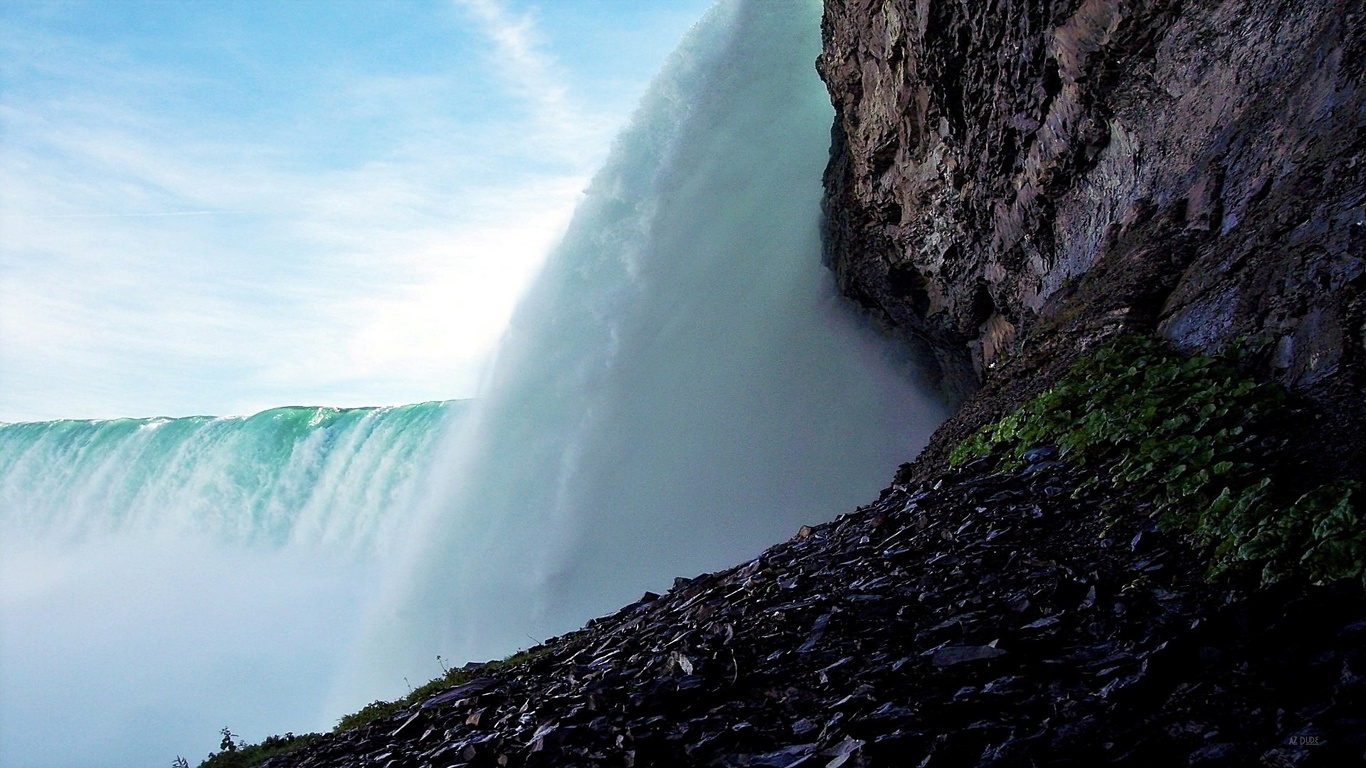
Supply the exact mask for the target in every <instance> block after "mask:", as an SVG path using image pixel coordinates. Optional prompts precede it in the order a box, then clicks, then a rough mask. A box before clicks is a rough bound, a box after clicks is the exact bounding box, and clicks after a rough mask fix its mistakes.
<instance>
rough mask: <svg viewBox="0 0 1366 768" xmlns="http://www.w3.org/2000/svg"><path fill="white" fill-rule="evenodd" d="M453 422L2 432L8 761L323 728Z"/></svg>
mask: <svg viewBox="0 0 1366 768" xmlns="http://www.w3.org/2000/svg"><path fill="white" fill-rule="evenodd" d="M466 409H467V403H464V402H445V403H422V404H419V405H408V406H400V407H394V408H348V409H337V408H277V409H273V410H270V411H266V412H265V413H260V414H257V415H255V416H251V417H248V418H211V417H188V418H176V419H164V418H162V419H117V420H107V421H75V420H68V421H56V422H43V423H29V424H0V766H6V767H10V766H23V767H24V768H39V767H41V766H53V768H58V767H61V768H70V767H71V766H134V765H169V764H170V761H171V759H172V758H174V757H175V755H176V753H177V751H179V752H181V753H182V754H185V755H186V756H187V757H190V758H201V757H203V755H204V753H206V752H208V751H209V749H211V748H214V747H216V746H217V744H218V739H217V736H216V734H217V733H218V730H219V729H220V728H222V727H224V726H225V725H226V726H231V727H232V728H233V729H234V730H235V731H237V732H238V733H244V734H254V735H256V738H260V737H261V736H264V735H266V734H269V733H273V732H275V731H276V730H281V731H283V730H291V729H292V730H297V731H304V730H308V729H314V728H326V727H328V726H330V725H331V723H332V722H334V721H335V717H332V718H331V719H328V716H327V715H325V714H324V713H323V712H322V711H321V703H322V701H323V700H324V698H325V696H326V695H327V691H328V689H329V687H330V686H331V683H332V679H333V676H334V675H335V673H336V669H337V667H338V666H339V665H340V664H341V663H342V662H343V660H344V654H345V651H346V649H347V647H348V643H349V641H350V638H351V634H352V633H353V632H354V631H355V629H354V628H355V627H356V626H357V625H358V622H359V621H360V616H361V613H360V607H361V605H362V603H363V601H364V600H365V595H366V592H367V590H368V589H369V586H368V585H369V584H371V583H372V582H373V581H374V579H375V578H376V574H377V571H376V566H377V564H378V563H380V562H383V561H384V560H385V558H386V557H387V555H388V553H389V552H391V551H392V550H393V549H394V548H395V542H396V540H398V539H400V538H401V536H402V535H404V534H406V532H407V527H406V526H405V520H410V519H411V517H410V513H411V512H412V511H413V510H415V509H417V508H419V507H422V506H423V505H424V504H425V503H426V502H424V498H425V495H426V493H427V490H426V489H427V488H429V487H430V486H431V482H432V481H431V479H430V463H431V461H432V460H433V458H434V457H436V456H439V455H441V453H442V449H441V448H440V447H439V444H440V442H441V440H442V439H444V436H445V434H446V433H447V432H448V431H449V430H450V429H451V428H452V426H453V424H454V423H455V422H458V421H459V419H460V417H461V415H462V414H463V413H464V412H465V410H466Z"/></svg>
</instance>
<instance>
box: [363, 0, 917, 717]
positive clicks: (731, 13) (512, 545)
mask: <svg viewBox="0 0 1366 768" xmlns="http://www.w3.org/2000/svg"><path fill="white" fill-rule="evenodd" d="M819 21H820V8H819V3H818V2H815V0H809V1H808V0H748V1H740V2H721V3H719V4H718V5H717V6H716V7H715V8H714V9H713V10H712V11H711V12H710V13H709V14H708V15H707V17H706V18H704V19H703V20H702V21H701V22H700V23H699V24H698V25H697V26H696V27H695V28H694V29H693V31H692V32H691V33H690V34H689V35H688V37H687V38H686V39H685V40H684V41H683V43H682V45H681V46H680V48H679V49H678V51H677V52H676V53H675V54H674V55H673V56H672V57H671V59H670V60H669V62H668V63H667V65H666V67H665V69H664V71H663V72H662V73H661V74H659V75H658V76H657V78H656V80H655V81H654V83H653V84H652V85H651V87H650V89H649V90H648V92H647V95H646V96H645V98H644V100H643V102H642V104H641V106H640V107H639V109H638V111H637V113H636V115H635V117H634V118H633V120H632V122H631V124H630V125H629V126H628V127H627V128H626V129H625V130H624V132H623V133H622V134H621V135H620V136H619V137H618V139H617V140H616V143H615V145H614V147H613V150H612V152H611V154H610V156H609V159H608V160H607V162H606V165H605V166H604V167H603V168H602V170H601V171H600V172H599V173H598V174H597V175H596V177H595V178H594V180H593V181H592V183H591V185H590V186H589V188H588V190H587V191H586V193H585V197H584V199H583V200H582V201H581V203H580V205H579V207H578V209H577V211H576V214H575V217H574V219H573V221H572V223H571V225H570V227H569V230H568V232H567V234H566V235H565V237H564V239H563V241H562V242H561V244H560V245H559V246H558V248H557V249H555V251H554V252H553V253H552V254H551V255H550V257H549V259H548V261H547V264H546V266H545V267H544V270H543V272H542V274H541V275H540V276H539V277H538V279H537V280H536V281H535V283H534V284H533V286H532V287H531V289H530V291H529V292H528V294H527V295H526V296H525V297H524V299H523V300H522V302H521V305H520V307H519V309H518V310H517V311H516V313H515V314H514V317H513V319H512V322H511V325H510V327H509V328H508V330H507V332H506V335H505V337H504V338H503V340H502V342H501V347H500V350H499V353H498V359H497V362H496V365H495V366H494V369H493V372H492V374H491V376H490V378H489V380H488V381H487V382H486V386H485V388H484V391H483V392H482V393H481V395H480V397H479V398H477V399H476V406H475V409H474V412H473V413H472V414H471V416H470V418H469V419H468V420H467V421H466V422H465V423H464V433H463V435H462V439H461V440H459V441H458V448H457V450H456V453H455V455H453V456H452V457H451V458H450V459H449V461H447V462H445V463H446V464H447V465H448V466H449V468H450V475H449V481H448V482H449V484H448V486H447V488H446V489H445V492H444V496H443V498H441V500H440V501H439V502H438V503H436V504H434V505H433V506H432V507H431V508H430V509H429V511H428V514H427V515H426V516H425V518H424V519H423V520H421V521H420V522H419V523H418V524H417V525H415V527H414V536H413V545H412V546H411V547H410V548H409V550H408V551H407V553H406V554H405V555H404V556H403V557H401V558H399V559H397V560H396V561H395V563H394V567H393V568H392V569H391V571H390V573H389V578H388V579H387V580H386V588H385V591H384V592H383V595H382V597H381V599H379V600H377V601H376V603H375V604H373V605H372V606H370V608H369V618H368V638H367V640H366V641H365V642H364V643H362V645H361V646H360V647H359V648H358V650H357V652H356V654H355V657H354V662H353V664H352V666H351V670H350V672H349V674H348V679H347V680H346V681H345V682H344V683H343V685H342V686H341V687H340V688H339V693H338V697H337V699H338V700H339V701H346V702H349V703H350V704H353V705H354V704H355V703H357V702H358V701H359V699H360V697H362V696H363V695H364V694H363V693H362V692H363V691H374V690H377V689H383V687H384V686H386V685H387V686H388V688H389V690H390V691H391V692H393V691H394V689H395V685H394V681H397V680H400V679H401V678H402V677H404V676H411V675H412V674H413V673H414V670H425V671H426V672H427V674H426V677H430V676H432V674H434V673H435V672H436V671H437V670H436V667H435V660H434V657H435V655H436V654H438V653H439V654H441V655H442V656H443V657H445V658H448V659H457V660H463V659H476V660H482V659H486V658H495V657H500V656H502V655H506V654H507V653H510V652H512V651H514V650H516V649H517V648H519V647H524V646H527V645H530V644H532V643H533V642H535V641H540V640H542V639H544V638H546V637H547V636H549V635H551V634H556V633H560V632H563V631H566V630H569V629H571V628H574V627H576V626H578V625H580V624H582V622H583V621H584V620H586V619H588V618H590V617H592V616H594V615H597V614H601V613H604V612H608V611H611V610H614V609H615V608H617V607H619V606H620V605H622V604H625V603H627V602H630V601H632V600H634V599H635V598H638V597H639V596H640V594H641V593H642V592H643V591H645V590H647V589H650V590H656V591H657V590H660V589H664V588H667V587H668V586H669V585H670V583H671V580H672V578H673V577H675V576H692V575H695V574H697V573H698V572H699V571H703V570H707V569H716V568H719V567H724V566H726V565H731V564H734V563H737V562H741V561H743V560H744V559H747V558H750V557H753V556H754V555H756V554H758V553H759V552H760V551H761V550H762V549H763V547H764V546H766V545H767V544H771V543H773V542H774V541H778V540H781V539H783V538H786V537H787V536H790V535H791V534H793V533H794V532H795V531H796V530H797V528H798V527H799V526H800V525H801V524H802V523H805V522H815V521H819V520H825V519H829V518H831V517H833V516H834V515H836V514H838V513H840V512H843V511H848V510H849V509H852V508H853V507H854V506H856V505H857V504H859V503H862V502H865V501H867V500H869V499H871V498H872V497H873V496H875V495H876V493H877V491H878V490H879V489H880V488H882V487H883V486H884V485H885V484H886V482H887V481H888V480H889V479H890V477H891V476H892V474H893V472H894V470H895V468H896V466H897V464H898V463H900V462H902V461H905V460H907V459H909V458H910V457H911V456H913V455H914V454H915V453H916V452H917V451H918V450H919V448H920V447H921V446H922V445H923V443H924V441H925V440H926V439H927V437H928V434H929V432H930V431H931V429H932V428H933V427H934V426H935V425H936V424H938V422H939V421H940V420H941V418H942V416H943V411H942V409H941V407H940V406H939V405H937V404H936V403H934V402H933V401H932V400H931V399H930V398H928V397H926V396H925V395H923V394H921V393H920V392H919V391H918V390H917V389H916V383H915V380H914V376H913V372H912V371H910V370H909V369H908V365H907V363H906V361H905V360H904V359H902V358H898V357H897V356H896V355H895V354H894V353H893V352H892V351H891V350H890V345H888V344H887V343H886V341H885V339H880V338H876V335H875V334H872V333H871V332H870V331H869V330H868V329H866V328H864V327H863V326H862V325H861V324H860V322H859V320H858V319H857V318H856V317H854V316H853V314H852V311H851V310H850V308H849V307H847V306H846V304H845V302H843V301H842V300H841V299H840V298H839V297H837V295H836V292H835V289H834V287H833V281H832V278H831V276H830V275H829V273H828V272H827V271H826V270H824V269H823V268H822V266H821V244H820V238H819V217H820V202H821V186H820V178H821V172H822V169H823V167H824V165H825V162H826V159H827V156H828V147H829V126H830V123H831V119H832V110H831V107H830V105H829V102H828V99H827V96H826V94H825V91H824V89H823V87H822V85H821V83H820V81H819V80H818V79H817V77H816V74H815V71H814V68H813V66H812V62H813V61H814V59H815V57H816V54H817V52H818V51H819V46H820V23H819ZM424 679H425V678H424ZM399 692H401V691H399Z"/></svg>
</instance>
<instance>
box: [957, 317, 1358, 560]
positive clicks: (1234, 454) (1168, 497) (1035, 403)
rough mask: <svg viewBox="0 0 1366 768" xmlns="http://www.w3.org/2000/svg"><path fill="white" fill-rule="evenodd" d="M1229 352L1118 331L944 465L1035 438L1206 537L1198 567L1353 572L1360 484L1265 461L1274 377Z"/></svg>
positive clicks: (1014, 462)
mask: <svg viewBox="0 0 1366 768" xmlns="http://www.w3.org/2000/svg"><path fill="white" fill-rule="evenodd" d="M1237 358H1238V353H1237V352H1236V351H1235V352H1234V353H1231V354H1229V355H1227V356H1223V357H1210V356H1203V355H1200V356H1193V357H1186V356H1183V355H1181V354H1179V353H1177V352H1175V351H1173V350H1171V349H1169V348H1168V347H1166V346H1165V345H1163V344H1162V343H1161V342H1159V341H1158V340H1156V339H1152V338H1149V337H1141V336H1125V337H1121V338H1119V339H1116V340H1114V341H1112V342H1110V343H1109V344H1106V345H1105V346H1103V347H1101V348H1100V349H1097V350H1096V351H1095V352H1093V353H1091V354H1090V355H1087V356H1086V357H1083V358H1082V359H1080V360H1078V361H1077V363H1075V364H1074V365H1073V366H1072V368H1071V369H1070V370H1069V371H1068V373H1067V374H1066V375H1064V376H1063V377H1062V378H1061V379H1060V380H1059V381H1058V382H1057V383H1056V384H1055V385H1054V386H1052V387H1051V388H1049V389H1048V390H1046V391H1045V392H1043V393H1041V394H1039V395H1038V396H1037V397H1035V398H1034V399H1032V400H1030V401H1029V402H1027V403H1026V404H1025V405H1023V406H1022V407H1021V408H1019V409H1018V410H1016V411H1015V412H1014V413H1011V414H1010V415H1008V416H1006V417H1005V418H1003V419H1001V420H1000V421H998V422H996V423H995V424H991V425H988V426H986V427H983V428H982V429H981V430H979V431H978V432H976V433H975V434H973V435H972V436H971V437H969V438H968V439H967V440H964V441H963V442H962V443H961V444H960V445H958V446H957V447H956V448H955V449H954V451H953V452H952V453H951V455H950V463H951V464H953V465H955V466H957V465H961V464H963V463H965V462H967V461H968V460H970V459H974V458H977V457H981V456H989V455H992V456H998V457H999V458H1000V461H1001V466H1002V467H1003V468H1004V469H1007V470H1011V469H1016V468H1018V467H1020V466H1021V465H1022V464H1023V463H1024V454H1025V452H1026V451H1028V450H1029V449H1030V448H1033V447H1036V446H1040V445H1054V446H1057V448H1058V451H1059V454H1060V455H1061V456H1062V457H1063V458H1064V459H1065V460H1068V461H1071V462H1074V463H1078V464H1082V465H1091V466H1096V467H1097V468H1098V474H1097V476H1096V477H1095V478H1093V479H1092V481H1091V482H1096V481H1099V480H1100V479H1102V476H1103V478H1104V479H1105V480H1108V481H1109V482H1110V483H1112V484H1113V485H1114V486H1115V487H1116V488H1129V489H1130V490H1132V491H1134V492H1135V493H1136V494H1137V495H1140V496H1142V497H1144V498H1146V499H1149V500H1151V503H1152V505H1153V513H1154V514H1155V515H1156V516H1158V518H1159V519H1160V520H1161V522H1162V523H1163V525H1164V526H1166V527H1168V528H1176V529H1180V530H1184V531H1186V532H1188V533H1189V534H1190V535H1191V536H1192V538H1193V539H1194V540H1195V541H1196V542H1197V543H1198V544H1201V545H1205V546H1208V547H1210V551H1211V576H1218V575H1221V574H1224V573H1226V572H1228V571H1230V570H1232V569H1238V568H1243V567H1247V566H1253V565H1256V566H1259V567H1260V568H1261V576H1262V580H1263V581H1264V582H1272V581H1276V580H1278V579H1280V578H1284V577H1286V576H1288V575H1290V574H1293V573H1297V572H1298V573H1304V574H1306V575H1307V576H1308V577H1309V578H1311V579H1314V580H1324V581H1326V580H1333V579H1339V578H1349V577H1362V576H1363V562H1364V561H1366V534H1363V532H1362V528H1361V525H1360V523H1361V519H1360V513H1359V511H1358V509H1359V504H1360V499H1361V489H1360V486H1359V484H1355V483H1336V484H1330V485H1326V486H1323V487H1320V488H1313V489H1309V490H1308V491H1307V492H1306V489H1304V488H1302V487H1300V486H1299V485H1298V479H1297V478H1294V477H1290V476H1288V473H1286V472H1285V471H1284V470H1281V469H1279V467H1278V462H1277V461H1276V460H1275V452H1276V445H1277V442H1278V441H1277V439H1276V437H1275V434H1276V431H1277V426H1276V421H1277V419H1276V417H1277V416H1279V415H1280V414H1282V413H1283V412H1284V408H1285V404H1286V395H1285V393H1284V392H1283V390H1281V388H1280V387H1278V386H1276V385H1274V384H1271V383H1266V382H1258V381H1256V380H1254V379H1252V378H1251V377H1248V376H1246V375H1244V374H1242V373H1241V372H1240V371H1239V369H1238V365H1237Z"/></svg>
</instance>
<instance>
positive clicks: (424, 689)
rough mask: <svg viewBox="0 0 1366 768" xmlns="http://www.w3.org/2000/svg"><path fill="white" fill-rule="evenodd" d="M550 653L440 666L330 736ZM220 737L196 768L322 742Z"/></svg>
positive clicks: (539, 650) (244, 764) (257, 759)
mask: <svg viewBox="0 0 1366 768" xmlns="http://www.w3.org/2000/svg"><path fill="white" fill-rule="evenodd" d="M549 651H550V649H549V648H548V647H546V646H538V647H536V648H531V649H529V650H524V651H518V652H517V653H514V654H512V655H511V656H508V657H507V658H505V659H502V660H501V661H490V662H488V663H486V664H475V665H469V666H465V667H457V668H454V669H446V668H445V665H444V664H443V665H442V670H443V674H442V675H441V676H440V677H436V678H433V679H432V680H429V681H428V682H426V683H425V684H423V685H421V686H419V687H417V688H414V689H413V690H412V691H410V692H409V693H408V695H407V696H405V697H403V698H401V699H397V700H395V701H376V702H372V703H370V704H368V705H366V706H365V707H364V708H363V709H361V710H360V711H359V712H353V713H351V714H349V715H346V716H344V717H343V718H342V719H341V720H339V721H338V722H337V726H336V727H335V728H333V729H332V732H333V733H340V732H342V731H348V730H351V729H352V728H359V727H360V726H362V725H369V724H370V723H373V722H376V721H378V720H382V719H384V718H386V717H389V716H390V715H393V714H395V713H397V712H401V711H403V710H405V709H408V708H410V707H414V706H417V705H418V704H421V703H422V702H424V701H426V700H427V699H430V698H431V697H433V696H435V695H437V694H438V693H441V692H442V691H444V690H446V689H447V688H454V687H455V686H457V685H462V684H464V683H468V682H470V681H471V680H474V679H475V678H478V677H483V676H484V675H486V674H487V673H489V672H491V671H493V670H497V669H505V668H508V667H512V666H515V665H517V664H522V663H526V662H530V661H534V660H535V659H538V658H540V657H541V656H544V655H545V654H546V653H549ZM436 660H437V663H438V664H440V663H441V657H440V656H437V657H436ZM222 733H223V741H222V744H221V745H220V746H219V751H218V752H212V753H210V754H209V756H208V757H207V758H205V759H204V762H202V763H200V764H199V768H255V766H258V765H261V764H262V763H264V762H265V761H266V760H268V759H270V758H272V757H275V756H276V755H282V754H285V753H286V752H292V751H294V750H296V749H299V748H300V747H304V746H307V745H308V744H311V743H312V742H314V741H317V740H318V739H321V738H322V734H318V733H309V734H304V735H303V736H295V735H294V734H292V733H287V734H285V735H284V736H269V737H267V738H266V739H265V740H264V741H262V742H261V743H260V744H244V743H243V742H242V741H241V740H240V739H238V738H237V737H236V736H234V735H233V733H232V732H231V731H229V730H228V729H227V728H224V729H223V731H222ZM172 768H187V766H186V765H185V761H184V758H179V757H177V758H176V762H175V763H174V764H173V766H172Z"/></svg>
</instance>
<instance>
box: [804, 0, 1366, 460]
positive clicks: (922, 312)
mask: <svg viewBox="0 0 1366 768" xmlns="http://www.w3.org/2000/svg"><path fill="white" fill-rule="evenodd" d="M1364 30H1366V6H1363V5H1362V4H1361V3H1359V2H1356V1H1355V0H1302V1H1300V0H1296V1H1295V2H1288V1H1286V2H1249V1H1247V0H1199V1H1196V0H1188V1H1185V2H1181V1H1177V0H992V1H991V2H967V1H966V0H934V1H933V2H931V0H827V2H826V13H825V21H824V41H825V49H824V53H822V55H821V57H820V59H819V62H818V68H819V70H820V72H821V75H822V76H823V77H824V78H825V80H826V82H827V83H828V85H829V88H830V93H831V98H832V101H833V102H834V105H835V108H836V113H837V117H836V123H835V127H834V133H833V135H834V146H833V150H832V156H831V162H830V165H829V168H828V170H827V173H826V179H825V182H826V188H827V192H828V201H827V209H828V211H827V212H828V222H827V258H828V261H829V263H830V265H831V266H832V267H833V269H834V270H835V272H836V274H837V276H838V281H839V283H840V285H841V286H842V288H843V290H844V291H845V292H846V293H847V294H849V295H850V296H852V297H854V298H855V299H857V300H858V301H859V302H860V303H862V304H863V305H864V306H865V307H866V308H868V309H869V310H870V311H871V312H872V313H873V314H874V315H875V316H877V317H878V318H879V319H880V320H881V321H882V322H883V323H884V324H886V325H888V326H890V327H893V328H895V329H897V330H898V331H900V332H901V333H903V334H904V335H906V336H908V337H910V338H912V339H914V340H915V341H916V342H917V344H918V346H919V347H920V348H921V349H922V350H925V351H926V352H927V354H926V360H927V369H928V370H930V371H931V373H932V375H933V376H936V377H938V378H939V379H940V381H941V382H942V383H943V385H944V386H945V388H946V389H948V390H951V391H955V392H958V393H960V394H961V393H962V392H964V391H967V390H969V389H971V388H972V387H973V386H974V385H975V383H977V382H979V381H981V380H982V379H984V378H986V377H988V374H989V371H990V369H991V368H992V367H993V365H995V364H996V363H997V362H998V361H999V360H1000V359H1001V358H1002V356H1003V355H1004V354H1007V353H1009V352H1010V351H1012V350H1014V349H1017V348H1019V346H1020V345H1021V343H1022V342H1023V340H1024V339H1026V338H1028V337H1030V336H1031V335H1037V333H1038V332H1039V331H1040V330H1043V331H1051V330H1052V329H1054V328H1055V327H1056V326H1057V325H1059V324H1063V325H1075V324H1077V323H1079V322H1081V323H1104V322H1124V323H1127V324H1129V325H1130V326H1131V327H1132V326H1142V327H1147V328H1155V329H1157V330H1158V331H1160V333H1161V334H1162V335H1164V336H1165V337H1167V338H1168V339H1170V340H1172V341H1174V342H1175V343H1177V344H1178V345H1179V346H1181V347H1184V348H1187V349H1192V350H1201V351H1212V350H1214V349H1216V348H1219V347H1221V346H1223V345H1225V344H1227V343H1229V342H1232V341H1238V340H1243V341H1251V342H1256V343H1259V344H1262V345H1263V346H1262V348H1261V349H1260V356H1259V365H1260V366H1261V368H1262V369H1263V371H1264V372H1265V373H1266V374H1267V375H1271V376H1275V377H1276V378H1278V379H1280V380H1281V381H1284V382H1285V383H1287V384H1289V385H1291V386H1292V387H1295V388H1298V389H1300V390H1302V391H1306V392H1308V393H1309V394H1310V395H1311V396H1312V397H1315V398H1317V399H1318V400H1320V401H1321V402H1324V403H1325V404H1327V405H1328V406H1329V407H1330V409H1331V410H1333V411H1334V412H1339V411H1348V412H1350V418H1348V419H1347V420H1348V421H1353V423H1356V424H1360V423H1361V422H1360V419H1361V416H1362V414H1363V410H1362V404H1363V402H1366V351H1364V350H1363V344H1366V299H1364V298H1363V296H1364V295H1366V261H1363V254H1364V253H1366V157H1364V156H1363V149H1366V87H1363V83H1362V72H1363V68H1364V67H1366V32H1364ZM1343 434H1344V435H1350V434H1355V432H1353V431H1352V430H1351V429H1347V428H1344V432H1343Z"/></svg>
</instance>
